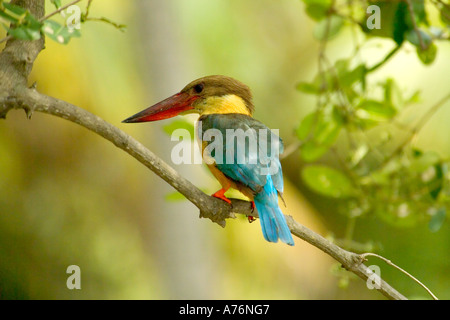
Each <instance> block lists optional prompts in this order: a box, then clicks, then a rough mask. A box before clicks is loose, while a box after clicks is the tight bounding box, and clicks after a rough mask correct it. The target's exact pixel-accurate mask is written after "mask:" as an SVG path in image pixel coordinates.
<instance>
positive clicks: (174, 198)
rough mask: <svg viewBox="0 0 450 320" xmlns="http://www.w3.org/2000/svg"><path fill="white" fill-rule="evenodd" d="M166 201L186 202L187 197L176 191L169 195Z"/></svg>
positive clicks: (166, 196) (165, 197)
mask: <svg viewBox="0 0 450 320" xmlns="http://www.w3.org/2000/svg"><path fill="white" fill-rule="evenodd" d="M164 199H166V201H169V202H177V201H183V200H186V197H185V196H183V195H182V194H181V193H179V192H178V191H174V192H171V193H168V194H166V195H165V196H164Z"/></svg>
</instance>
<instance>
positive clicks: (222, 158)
mask: <svg viewBox="0 0 450 320" xmlns="http://www.w3.org/2000/svg"><path fill="white" fill-rule="evenodd" d="M200 121H201V123H202V124H201V130H202V132H201V133H202V137H205V133H207V131H208V130H211V129H213V130H216V131H215V132H216V133H217V135H218V134H219V133H220V135H221V136H222V137H223V140H222V142H221V143H218V144H216V145H217V148H212V149H211V157H212V158H214V160H215V162H216V166H217V168H218V169H219V170H220V171H222V172H223V173H224V174H225V175H226V176H227V177H229V178H230V179H232V180H234V181H237V182H239V183H241V184H243V185H245V186H247V187H249V188H250V189H252V190H253V191H254V192H255V193H258V192H261V190H262V189H263V188H264V186H265V184H266V182H267V176H268V175H270V176H271V178H272V181H273V184H274V186H275V188H276V189H277V190H278V192H279V193H282V192H283V172H282V169H281V164H280V160H279V154H280V153H282V152H283V142H282V140H281V139H280V138H279V137H278V136H277V135H276V134H274V133H273V132H272V131H271V130H270V129H269V128H268V127H267V126H265V125H264V124H263V123H261V122H259V121H258V120H255V119H253V118H252V117H249V116H247V115H244V114H234V113H232V114H211V115H207V116H203V117H202V118H200ZM199 128H200V126H199ZM233 134H234V135H233ZM213 135H214V134H213ZM206 136H210V135H208V134H206ZM214 138H215V139H216V137H214ZM210 142H212V141H210ZM216 142H217V141H216V140H215V141H214V143H216ZM220 146H222V149H221V150H218V148H219V147H220Z"/></svg>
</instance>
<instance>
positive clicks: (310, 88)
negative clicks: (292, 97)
mask: <svg viewBox="0 0 450 320" xmlns="http://www.w3.org/2000/svg"><path fill="white" fill-rule="evenodd" d="M296 89H297V90H298V91H301V92H304V93H308V94H319V93H320V88H319V86H318V85H317V84H315V83H309V82H300V83H299V84H297V86H296Z"/></svg>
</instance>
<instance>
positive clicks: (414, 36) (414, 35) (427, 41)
mask: <svg viewBox="0 0 450 320" xmlns="http://www.w3.org/2000/svg"><path fill="white" fill-rule="evenodd" d="M419 34H420V38H419ZM420 39H422V43H423V45H424V47H425V50H427V49H428V47H429V46H430V45H431V44H432V39H431V37H430V35H429V34H428V33H426V32H425V31H423V30H421V29H418V31H416V30H414V29H411V30H409V31H407V32H406V40H408V41H409V42H411V43H412V44H413V45H415V46H416V47H418V48H420V49H422V47H421V45H420Z"/></svg>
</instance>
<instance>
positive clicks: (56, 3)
mask: <svg viewBox="0 0 450 320" xmlns="http://www.w3.org/2000/svg"><path fill="white" fill-rule="evenodd" d="M50 1H51V2H52V3H53V5H54V6H55V7H56V9H59V8H61V0H50Z"/></svg>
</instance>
